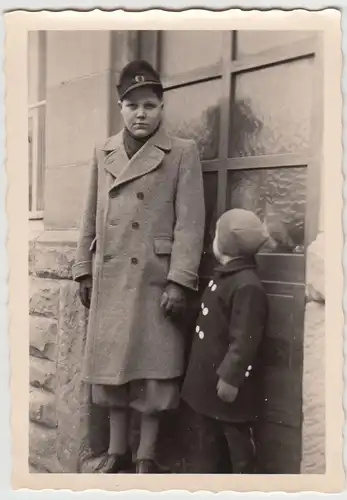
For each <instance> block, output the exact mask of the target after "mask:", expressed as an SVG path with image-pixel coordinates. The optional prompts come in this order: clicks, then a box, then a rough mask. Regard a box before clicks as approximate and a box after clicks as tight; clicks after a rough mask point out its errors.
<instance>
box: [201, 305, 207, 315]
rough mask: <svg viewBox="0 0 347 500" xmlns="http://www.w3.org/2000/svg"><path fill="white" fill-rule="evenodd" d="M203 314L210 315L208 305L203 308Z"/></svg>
mask: <svg viewBox="0 0 347 500" xmlns="http://www.w3.org/2000/svg"><path fill="white" fill-rule="evenodd" d="M202 314H203V315H204V316H207V315H208V309H207V307H204V308H203V310H202Z"/></svg>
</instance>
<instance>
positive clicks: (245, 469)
mask: <svg viewBox="0 0 347 500" xmlns="http://www.w3.org/2000/svg"><path fill="white" fill-rule="evenodd" d="M224 435H225V437H226V440H227V442H228V447H229V456H230V461H231V463H232V469H233V470H232V472H233V474H253V473H254V467H255V458H256V450H255V444H254V440H253V436H252V427H251V425H250V424H248V423H244V424H243V423H242V424H235V425H233V424H225V425H224Z"/></svg>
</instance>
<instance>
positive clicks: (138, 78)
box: [117, 60, 163, 99]
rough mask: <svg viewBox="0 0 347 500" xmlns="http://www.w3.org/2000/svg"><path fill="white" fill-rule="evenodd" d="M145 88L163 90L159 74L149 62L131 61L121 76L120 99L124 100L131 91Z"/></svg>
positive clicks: (119, 82)
mask: <svg viewBox="0 0 347 500" xmlns="http://www.w3.org/2000/svg"><path fill="white" fill-rule="evenodd" d="M145 86H150V87H158V88H161V89H162V88H163V86H162V83H161V81H160V76H159V74H158V73H157V71H156V70H155V69H154V68H153V67H152V66H151V65H150V64H149V63H148V62H147V61H142V60H139V61H131V62H130V63H129V64H127V65H126V66H125V67H124V68H123V69H122V71H121V73H120V75H119V81H118V85H117V90H118V95H119V98H120V99H123V97H125V95H126V94H127V93H128V92H130V91H131V90H134V89H136V88H138V87H145Z"/></svg>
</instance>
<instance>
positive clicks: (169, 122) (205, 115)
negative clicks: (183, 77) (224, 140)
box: [165, 80, 220, 159]
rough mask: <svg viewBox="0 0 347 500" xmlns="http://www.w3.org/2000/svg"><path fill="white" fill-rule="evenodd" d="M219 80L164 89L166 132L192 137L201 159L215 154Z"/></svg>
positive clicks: (217, 132)
mask: <svg viewBox="0 0 347 500" xmlns="http://www.w3.org/2000/svg"><path fill="white" fill-rule="evenodd" d="M219 97H220V81H218V80H214V81H210V82H205V83H199V84H196V85H190V86H187V87H182V88H179V89H173V90H169V91H168V92H165V121H166V127H167V129H168V131H169V132H170V133H171V134H173V135H177V136H179V137H183V138H191V139H194V140H195V141H196V142H197V144H198V147H199V151H200V154H201V157H202V158H203V159H213V158H216V157H217V155H218V140H219Z"/></svg>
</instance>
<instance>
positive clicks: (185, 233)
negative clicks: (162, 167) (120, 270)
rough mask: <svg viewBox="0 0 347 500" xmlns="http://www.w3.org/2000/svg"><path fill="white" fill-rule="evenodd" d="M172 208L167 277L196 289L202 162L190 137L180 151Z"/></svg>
mask: <svg viewBox="0 0 347 500" xmlns="http://www.w3.org/2000/svg"><path fill="white" fill-rule="evenodd" d="M175 212H176V219H175V227H174V241H173V247H172V254H171V264H170V271H169V274H168V280H169V281H173V282H175V283H178V284H180V285H182V286H184V287H187V288H190V289H192V290H197V288H198V269H199V265H200V260H201V255H202V250H203V241H204V229H205V202H204V187H203V180H202V170H201V163H200V159H199V154H198V151H197V148H196V145H195V143H194V142H193V141H189V143H188V147H187V148H186V149H185V150H184V152H183V153H182V158H181V164H180V170H179V176H178V181H177V189H176V197H175Z"/></svg>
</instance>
